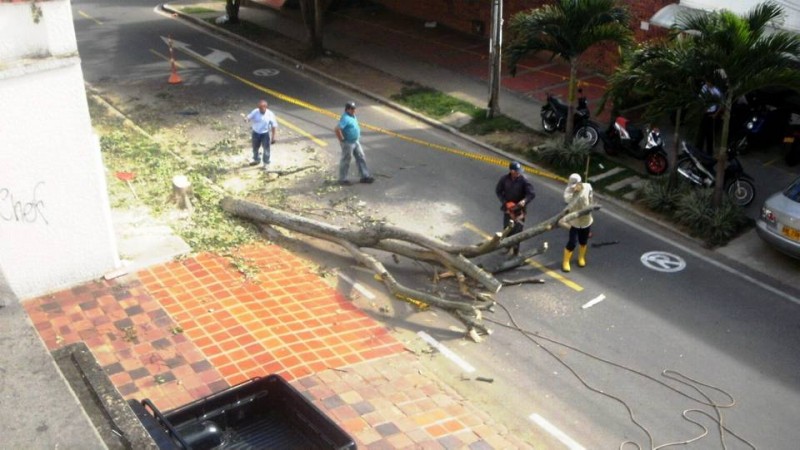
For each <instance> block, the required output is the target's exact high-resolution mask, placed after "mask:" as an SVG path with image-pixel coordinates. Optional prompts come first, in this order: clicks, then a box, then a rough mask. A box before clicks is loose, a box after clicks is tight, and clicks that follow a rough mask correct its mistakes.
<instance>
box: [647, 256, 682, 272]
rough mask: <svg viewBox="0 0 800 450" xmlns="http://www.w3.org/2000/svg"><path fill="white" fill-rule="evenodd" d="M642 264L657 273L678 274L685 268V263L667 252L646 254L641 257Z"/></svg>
mask: <svg viewBox="0 0 800 450" xmlns="http://www.w3.org/2000/svg"><path fill="white" fill-rule="evenodd" d="M641 261H642V264H644V266H645V267H647V268H648V269H653V270H656V271H658V272H680V271H681V270H683V269H685V268H686V261H684V260H683V258H681V257H680V256H677V255H673V254H672V253H667V252H647V253H645V254H644V255H642V257H641Z"/></svg>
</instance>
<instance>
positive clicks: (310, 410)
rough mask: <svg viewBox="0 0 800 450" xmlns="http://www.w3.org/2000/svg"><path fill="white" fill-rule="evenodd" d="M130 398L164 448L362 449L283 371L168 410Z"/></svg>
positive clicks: (170, 449)
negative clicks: (286, 377) (295, 386)
mask: <svg viewBox="0 0 800 450" xmlns="http://www.w3.org/2000/svg"><path fill="white" fill-rule="evenodd" d="M128 403H129V405H130V406H131V408H132V409H133V410H134V412H135V413H136V415H137V416H138V417H139V419H140V420H141V422H142V424H143V425H144V427H145V428H146V429H147V431H148V432H149V433H150V435H151V436H152V437H153V439H154V440H155V441H156V444H157V445H158V447H159V448H160V449H161V450H180V449H192V450H211V449H214V450H217V449H219V450H223V449H224V450H228V449H237V450H239V449H241V450H249V449H303V450H316V449H320V450H322V449H336V450H349V449H355V448H356V444H355V442H354V441H353V439H352V438H351V437H350V436H349V435H348V434H347V433H346V432H345V431H344V430H342V429H341V428H340V427H339V426H338V425H337V424H336V423H335V422H333V421H332V420H331V419H330V418H329V417H327V416H326V415H325V414H324V413H323V412H322V411H321V410H320V409H319V408H317V407H316V406H315V405H314V404H313V403H311V402H310V401H309V400H308V399H306V398H305V397H304V396H303V395H302V394H300V392H298V391H297V390H296V389H295V388H294V387H292V386H291V385H290V384H289V383H288V382H286V380H284V379H283V378H281V377H280V376H278V375H270V376H268V377H265V378H254V379H252V380H249V381H246V382H244V383H242V384H239V385H237V386H232V387H230V388H228V389H226V390H224V391H220V392H217V393H215V394H212V395H210V396H208V397H205V398H202V399H200V400H196V401H194V402H192V403H189V404H186V405H184V406H181V407H178V408H176V409H174V410H171V411H167V412H165V413H162V412H160V411H159V410H158V409H157V408H156V406H155V405H153V403H152V402H150V401H149V400H147V399H145V400H142V401H141V402H137V401H134V400H130V401H129V402H128Z"/></svg>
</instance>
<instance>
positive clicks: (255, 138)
mask: <svg viewBox="0 0 800 450" xmlns="http://www.w3.org/2000/svg"><path fill="white" fill-rule="evenodd" d="M251 140H252V142H253V161H254V162H257V163H259V162H261V158H260V157H259V155H258V149H259V148H262V147H263V148H264V164H269V133H260V134H259V133H256V132H255V131H253V133H252V135H251Z"/></svg>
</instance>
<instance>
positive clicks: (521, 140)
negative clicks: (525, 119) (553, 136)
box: [479, 131, 547, 155]
mask: <svg viewBox="0 0 800 450" xmlns="http://www.w3.org/2000/svg"><path fill="white" fill-rule="evenodd" d="M479 139H480V140H482V141H484V142H486V143H487V144H490V145H493V146H495V147H498V148H502V149H504V150H506V151H510V152H513V153H517V154H520V155H525V154H527V153H528V152H529V151H530V150H531V149H532V148H533V147H536V146H538V145H541V144H543V143H544V142H545V141H546V140H547V138H546V137H544V136H541V135H539V134H537V133H529V132H521V131H498V132H494V133H492V134H487V135H484V136H480V137H479Z"/></svg>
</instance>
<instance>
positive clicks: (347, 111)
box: [333, 102, 375, 186]
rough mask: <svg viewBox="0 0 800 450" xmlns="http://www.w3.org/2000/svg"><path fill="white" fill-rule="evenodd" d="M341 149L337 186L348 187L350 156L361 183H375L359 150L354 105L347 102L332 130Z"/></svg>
mask: <svg viewBox="0 0 800 450" xmlns="http://www.w3.org/2000/svg"><path fill="white" fill-rule="evenodd" d="M333 131H334V132H335V133H336V137H337V138H338V139H339V143H340V145H341V147H342V157H341V159H340V160H339V184H341V185H345V186H346V185H349V184H350V181H349V180H348V179H347V172H348V171H349V170H350V155H352V156H355V158H356V164H357V165H358V172H359V173H360V174H361V180H359V181H360V182H361V183H372V182H373V181H375V179H374V178H372V177H371V176H370V174H369V169H368V168H367V160H366V159H365V158H364V150H363V149H362V148H361V142H359V140H360V139H361V128H360V127H359V126H358V119H357V118H356V104H355V103H353V102H347V103H346V104H345V105H344V114H342V117H341V119H339V123H338V124H336V128H334V129H333Z"/></svg>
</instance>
